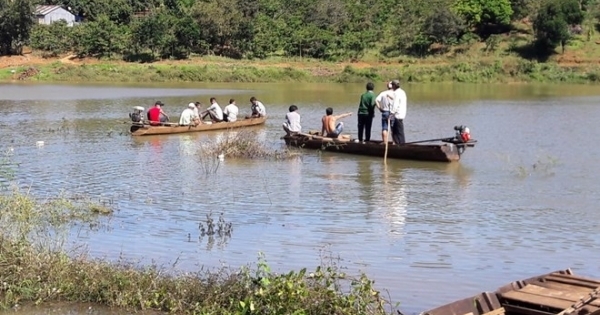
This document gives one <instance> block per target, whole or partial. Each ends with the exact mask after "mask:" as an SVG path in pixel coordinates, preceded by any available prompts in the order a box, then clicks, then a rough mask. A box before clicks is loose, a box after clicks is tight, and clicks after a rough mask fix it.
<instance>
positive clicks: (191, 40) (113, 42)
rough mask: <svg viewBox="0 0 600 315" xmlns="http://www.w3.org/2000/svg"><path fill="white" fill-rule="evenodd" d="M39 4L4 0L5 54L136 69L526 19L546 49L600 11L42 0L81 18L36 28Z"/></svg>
mask: <svg viewBox="0 0 600 315" xmlns="http://www.w3.org/2000/svg"><path fill="white" fill-rule="evenodd" d="M38 1H40V0H0V54H18V53H20V52H21V48H22V47H23V46H24V45H30V46H31V47H32V48H33V49H36V50H42V51H44V53H45V55H47V56H53V55H59V54H62V53H66V52H67V51H70V52H73V53H75V54H77V55H79V56H82V57H83V56H95V57H115V56H123V57H124V58H125V59H126V60H132V61H134V60H137V61H152V60H156V59H158V58H187V57H188V56H189V55H190V54H192V53H194V54H198V55H219V56H225V57H231V58H249V59H251V58H265V57H268V56H271V55H285V56H300V57H312V58H320V59H327V60H349V59H358V58H361V57H362V56H363V55H364V54H365V52H366V51H369V50H371V51H380V52H381V53H382V54H383V55H384V56H388V57H389V56H397V55H402V54H412V55H417V56H423V55H427V54H431V53H436V52H443V51H444V49H441V50H440V49H439V47H442V48H448V47H450V46H452V45H456V44H461V43H467V42H472V41H473V40H474V39H475V40H482V41H484V40H487V39H488V38H489V37H490V36H491V35H494V34H497V33H503V32H508V31H510V29H511V25H512V24H511V23H512V22H513V21H516V20H521V19H526V20H525V21H533V27H534V29H535V35H536V37H537V40H538V43H543V44H544V45H546V46H547V47H555V46H557V45H559V44H564V43H566V41H568V39H569V37H570V36H571V31H570V30H571V29H572V27H574V25H576V24H581V23H582V21H583V19H584V18H588V20H593V21H594V22H593V23H592V25H594V24H595V23H596V21H597V17H596V16H594V14H592V13H590V12H598V10H597V8H598V0H429V1H421V0H403V1H400V0H329V1H319V0H42V1H43V4H58V5H62V6H63V7H64V8H68V9H69V10H71V12H72V13H74V14H75V15H76V16H77V17H78V18H79V19H80V20H81V22H80V23H78V25H76V26H74V27H68V26H67V25H65V24H57V23H55V24H53V25H39V24H36V23H35V20H36V18H35V17H34V15H33V14H32V12H33V10H34V7H35V4H37V3H38ZM588 13H589V14H588ZM526 23H528V22H526ZM492 37H493V36H492ZM432 47H433V48H432ZM435 47H437V48H438V49H436V48H435Z"/></svg>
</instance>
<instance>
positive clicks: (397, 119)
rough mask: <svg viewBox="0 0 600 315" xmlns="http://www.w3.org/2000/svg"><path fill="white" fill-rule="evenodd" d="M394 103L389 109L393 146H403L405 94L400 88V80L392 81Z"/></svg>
mask: <svg viewBox="0 0 600 315" xmlns="http://www.w3.org/2000/svg"><path fill="white" fill-rule="evenodd" d="M392 89H393V90H394V101H393V103H392V107H391V109H390V113H391V116H393V118H392V139H393V140H394V143H395V144H404V143H405V142H406V140H405V138H404V118H405V117H406V92H405V91H404V90H403V89H401V88H400V80H393V81H392Z"/></svg>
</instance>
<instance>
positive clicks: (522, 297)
mask: <svg viewBox="0 0 600 315" xmlns="http://www.w3.org/2000/svg"><path fill="white" fill-rule="evenodd" d="M502 298H504V299H507V300H514V301H517V302H523V303H529V304H535V305H543V306H547V307H551V308H556V309H559V310H564V309H565V308H568V307H570V306H571V305H573V302H571V301H567V300H561V299H557V298H553V297H547V296H540V295H536V294H531V293H526V292H521V291H509V292H505V293H502Z"/></svg>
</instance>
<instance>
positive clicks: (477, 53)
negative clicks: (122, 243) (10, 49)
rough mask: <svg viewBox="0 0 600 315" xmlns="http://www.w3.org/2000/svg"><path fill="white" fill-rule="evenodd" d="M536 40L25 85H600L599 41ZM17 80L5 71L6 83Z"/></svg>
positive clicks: (64, 72) (42, 75) (44, 73)
mask: <svg viewBox="0 0 600 315" xmlns="http://www.w3.org/2000/svg"><path fill="white" fill-rule="evenodd" d="M532 40H533V35H532V29H531V26H530V25H526V24H523V23H515V25H514V28H513V31H511V32H510V33H506V34H499V35H494V36H493V38H492V39H488V40H487V42H477V41H474V42H472V43H470V44H462V45H458V46H453V47H451V48H450V49H449V50H448V51H447V52H445V53H443V54H436V55H430V56H427V57H424V58H417V57H412V56H400V57H395V58H385V57H383V56H382V54H381V53H380V52H379V50H377V49H371V50H368V51H367V52H366V53H365V56H364V57H363V59H362V60H361V61H360V62H359V63H350V62H344V63H336V62H328V61H322V60H315V59H307V58H299V57H291V58H290V57H283V56H272V57H269V58H267V59H265V60H234V59H228V58H223V57H218V56H203V57H198V56H193V57H192V58H191V59H189V60H182V61H162V62H157V63H151V64H140V63H126V62H122V61H105V60H103V61H99V60H91V61H90V62H89V64H62V63H61V62H52V63H48V64H46V65H42V66H39V67H38V69H39V70H40V72H39V73H38V74H36V75H33V76H31V77H29V78H27V80H34V81H44V82H52V81H60V82H340V83H346V82H352V83H354V82H364V81H365V80H374V81H385V80H389V79H390V78H402V79H404V80H405V81H410V82H422V83H427V82H466V83H504V82H570V83H590V82H591V83H595V82H598V81H599V80H598V73H599V72H598V71H599V70H598V68H599V65H600V62H599V61H600V59H599V58H600V45H599V44H597V42H600V35H599V34H596V33H590V34H589V36H588V34H587V33H586V34H584V35H577V36H575V37H574V38H573V40H571V41H570V42H569V44H568V45H567V47H566V52H565V54H562V53H561V50H560V48H557V49H556V50H555V52H554V54H553V55H551V56H549V59H548V60H547V61H546V60H543V61H542V60H540V61H536V60H535V59H531V58H530V57H529V56H528V54H531V53H532V52H533V51H534V50H533V49H531V48H529V47H530V46H531V42H532ZM27 68H28V67H20V68H18V69H16V70H17V73H16V74H14V75H13V74H11V73H10V70H8V69H2V70H0V81H7V80H11V79H13V80H14V79H15V78H16V77H18V76H19V74H20V73H22V71H24V70H25V69H27Z"/></svg>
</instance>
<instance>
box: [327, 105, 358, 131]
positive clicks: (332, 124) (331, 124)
mask: <svg viewBox="0 0 600 315" xmlns="http://www.w3.org/2000/svg"><path fill="white" fill-rule="evenodd" d="M325 114H326V115H325V116H323V119H321V121H322V122H323V128H321V136H323V137H325V136H327V137H330V138H337V137H339V136H340V134H341V133H342V131H344V123H343V122H339V123H337V125H336V121H337V120H338V119H341V118H344V117H348V116H350V115H352V113H345V114H341V115H336V116H334V115H333V108H331V107H328V108H327V109H326V110H325Z"/></svg>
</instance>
